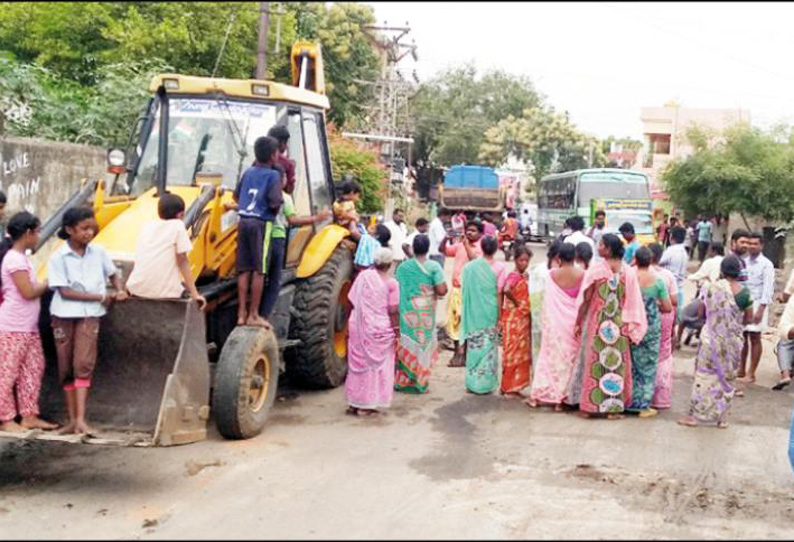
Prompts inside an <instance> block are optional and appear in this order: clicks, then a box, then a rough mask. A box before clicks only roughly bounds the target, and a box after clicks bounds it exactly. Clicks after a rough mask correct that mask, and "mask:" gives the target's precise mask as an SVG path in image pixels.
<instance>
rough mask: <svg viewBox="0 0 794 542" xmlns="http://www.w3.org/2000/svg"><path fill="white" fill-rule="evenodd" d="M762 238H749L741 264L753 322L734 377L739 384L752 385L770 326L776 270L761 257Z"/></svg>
mask: <svg viewBox="0 0 794 542" xmlns="http://www.w3.org/2000/svg"><path fill="white" fill-rule="evenodd" d="M763 247H764V238H763V236H762V235H761V234H760V233H752V234H750V242H749V243H748V245H747V249H748V253H749V254H748V256H747V257H746V258H745V260H744V263H745V266H746V268H747V282H746V283H745V286H747V289H748V290H750V295H752V297H753V318H752V320H751V321H750V323H749V324H748V325H746V326H744V348H742V362H741V365H740V367H739V371H738V374H737V375H736V376H737V377H738V379H739V381H740V382H745V383H747V384H752V383H753V382H755V372H756V370H757V369H758V364H759V363H760V362H761V355H762V354H763V344H762V343H761V333H763V332H764V331H766V328H767V324H768V322H769V305H771V304H772V296H773V294H774V289H775V266H774V265H772V262H771V261H769V259H768V258H767V257H766V256H764V255H763V254H762V252H761V251H762V250H763ZM748 351H750V357H751V361H750V370H749V372H747V373H745V369H746V367H747V353H748Z"/></svg>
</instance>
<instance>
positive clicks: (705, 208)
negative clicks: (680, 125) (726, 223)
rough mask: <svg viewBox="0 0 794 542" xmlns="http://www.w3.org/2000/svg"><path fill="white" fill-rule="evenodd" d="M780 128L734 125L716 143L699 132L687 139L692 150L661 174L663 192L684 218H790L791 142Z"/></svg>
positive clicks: (793, 201)
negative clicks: (681, 210) (724, 216)
mask: <svg viewBox="0 0 794 542" xmlns="http://www.w3.org/2000/svg"><path fill="white" fill-rule="evenodd" d="M790 134H791V132H790V131H789V132H788V134H781V130H780V129H776V130H772V131H766V132H765V131H762V130H760V129H758V128H752V127H750V126H748V125H745V124H739V125H736V126H733V127H731V128H729V129H727V130H725V132H724V133H723V134H722V137H720V138H718V139H717V141H714V140H713V139H712V140H711V141H709V138H708V137H707V134H706V133H705V132H704V131H703V130H700V129H698V128H695V129H692V130H690V131H689V133H688V135H687V138H688V140H689V141H690V142H691V143H693V146H694V147H695V152H694V153H693V154H692V155H691V156H689V157H687V158H685V159H683V160H678V161H675V162H672V163H670V164H669V165H668V166H667V168H666V169H665V171H664V173H663V174H662V179H663V180H665V181H666V182H667V192H668V194H670V197H671V198H672V200H673V201H674V202H675V204H676V205H677V206H679V207H681V208H682V209H683V210H684V211H685V212H686V213H687V214H690V215H696V214H701V213H702V214H715V213H720V214H723V215H728V214H729V213H731V212H736V213H739V214H741V215H743V216H760V217H763V218H765V219H767V220H782V221H788V220H791V219H792V218H794V139H792V138H791V136H790Z"/></svg>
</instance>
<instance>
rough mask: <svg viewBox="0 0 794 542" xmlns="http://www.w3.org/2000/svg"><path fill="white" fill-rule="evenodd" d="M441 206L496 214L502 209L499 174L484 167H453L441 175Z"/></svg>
mask: <svg viewBox="0 0 794 542" xmlns="http://www.w3.org/2000/svg"><path fill="white" fill-rule="evenodd" d="M439 196H440V200H441V205H442V206H443V207H446V208H448V209H450V210H452V211H472V212H485V213H499V214H501V213H502V211H504V209H505V195H504V191H503V190H502V187H501V185H500V182H499V175H497V173H496V171H494V170H493V168H489V167H485V166H465V165H460V166H452V167H451V168H449V171H447V172H446V174H445V175H444V181H443V185H442V186H441V193H440V195H439Z"/></svg>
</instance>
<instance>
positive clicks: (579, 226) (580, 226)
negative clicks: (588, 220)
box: [563, 216, 595, 248]
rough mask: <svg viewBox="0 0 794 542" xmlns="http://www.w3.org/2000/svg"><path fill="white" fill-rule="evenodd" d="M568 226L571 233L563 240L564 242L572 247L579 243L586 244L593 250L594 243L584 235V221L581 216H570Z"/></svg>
mask: <svg viewBox="0 0 794 542" xmlns="http://www.w3.org/2000/svg"><path fill="white" fill-rule="evenodd" d="M569 224H570V226H571V230H573V232H572V233H571V234H570V235H568V236H567V237H566V238H565V239H563V241H564V242H566V243H570V244H572V245H573V246H574V247H576V245H578V244H579V243H587V244H588V245H590V248H595V242H594V241H593V240H592V239H591V238H590V237H588V236H587V235H585V234H584V231H583V230H584V219H583V218H582V217H581V216H572V217H571V218H570V220H569Z"/></svg>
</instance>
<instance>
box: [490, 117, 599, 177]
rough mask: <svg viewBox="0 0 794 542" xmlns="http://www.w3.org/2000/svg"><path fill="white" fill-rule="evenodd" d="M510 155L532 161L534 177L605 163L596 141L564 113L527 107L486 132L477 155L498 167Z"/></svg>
mask: <svg viewBox="0 0 794 542" xmlns="http://www.w3.org/2000/svg"><path fill="white" fill-rule="evenodd" d="M510 155H512V156H515V157H516V158H518V159H519V160H524V161H525V162H531V163H532V165H533V167H534V175H535V177H536V178H540V177H542V176H544V175H546V174H548V173H551V172H556V171H569V170H572V169H580V168H585V167H588V164H592V166H593V167H600V166H603V165H605V164H606V158H605V156H604V152H603V149H602V146H601V144H600V143H599V142H598V141H597V140H596V139H595V138H593V137H591V136H587V135H585V134H583V133H581V132H579V131H578V130H577V129H576V127H575V126H574V125H573V124H572V123H571V122H570V121H569V120H568V116H567V114H562V113H558V112H556V111H555V110H554V109H553V108H551V107H543V106H537V107H530V108H527V109H525V110H524V111H523V113H522V114H521V115H520V116H518V117H516V116H513V115H510V116H508V117H507V118H505V119H504V120H502V121H500V122H499V123H497V124H496V125H495V126H492V127H491V128H489V129H488V130H487V131H486V132H485V141H484V142H483V143H482V145H481V147H480V155H479V156H480V160H481V161H482V162H484V163H485V164H488V165H492V166H497V165H499V164H501V163H503V162H505V161H506V160H507V157H508V156H510ZM591 156H592V160H591Z"/></svg>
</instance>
